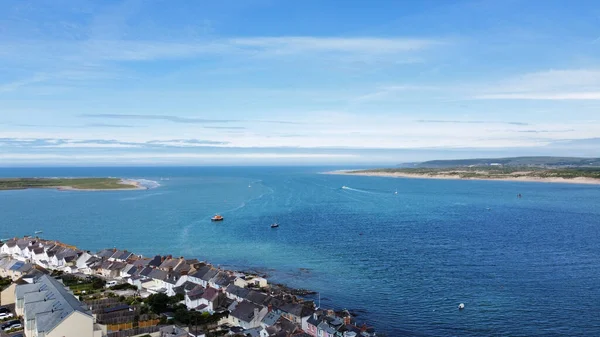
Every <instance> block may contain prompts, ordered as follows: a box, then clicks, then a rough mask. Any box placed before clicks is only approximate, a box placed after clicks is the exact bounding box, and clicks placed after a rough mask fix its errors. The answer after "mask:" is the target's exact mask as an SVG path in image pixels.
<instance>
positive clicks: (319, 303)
mask: <svg viewBox="0 0 600 337" xmlns="http://www.w3.org/2000/svg"><path fill="white" fill-rule="evenodd" d="M318 308H319V309H320V308H321V292H319V306H318Z"/></svg>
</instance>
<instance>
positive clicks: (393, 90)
mask: <svg viewBox="0 0 600 337" xmlns="http://www.w3.org/2000/svg"><path fill="white" fill-rule="evenodd" d="M436 89H439V88H438V87H435V86H420V85H393V86H385V87H381V88H379V89H378V90H377V91H374V92H371V93H368V94H365V95H361V96H358V97H355V98H352V99H351V102H356V103H362V102H368V101H377V100H382V99H389V98H390V96H392V95H394V94H397V93H400V92H414V91H431V90H436Z"/></svg>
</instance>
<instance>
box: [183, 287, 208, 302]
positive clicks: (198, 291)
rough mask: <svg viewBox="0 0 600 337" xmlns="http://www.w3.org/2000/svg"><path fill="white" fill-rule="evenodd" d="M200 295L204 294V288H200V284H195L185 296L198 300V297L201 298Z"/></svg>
mask: <svg viewBox="0 0 600 337" xmlns="http://www.w3.org/2000/svg"><path fill="white" fill-rule="evenodd" d="M202 295H204V288H202V286H200V285H199V286H197V287H195V288H194V289H193V290H192V291H190V292H188V293H187V295H186V296H187V297H188V298H189V299H190V300H192V301H194V300H198V299H200V298H202Z"/></svg>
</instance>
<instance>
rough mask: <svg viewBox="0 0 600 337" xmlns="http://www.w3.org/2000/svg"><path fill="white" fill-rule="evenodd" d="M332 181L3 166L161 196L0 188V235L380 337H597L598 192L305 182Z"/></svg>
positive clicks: (291, 174) (276, 170) (294, 173)
mask: <svg viewBox="0 0 600 337" xmlns="http://www.w3.org/2000/svg"><path fill="white" fill-rule="evenodd" d="M331 169H333V168H306V167H285V168H284V167H235V168H232V167H229V168H225V167H205V168H197V167H194V168H192V167H190V168H186V167H178V168H172V167H154V168H141V167H136V168H26V169H24V168H4V169H0V176H3V177H8V176H13V177H18V176H28V177H29V176H40V177H41V176H44V177H53V176H61V177H75V176H101V177H106V176H115V177H124V178H135V179H147V180H152V181H157V182H158V183H160V186H158V187H155V188H151V189H149V190H142V191H103V192H77V191H56V190H24V191H3V192H0V237H1V238H6V237H11V236H16V235H19V236H22V235H27V234H29V235H32V234H33V233H34V231H36V230H43V232H44V233H43V237H46V238H49V239H58V240H61V241H64V242H67V243H72V244H74V245H77V246H79V247H80V248H83V249H89V250H98V249H101V248H107V247H118V248H123V249H128V250H132V251H134V252H136V253H140V254H144V255H152V254H173V255H177V256H179V255H184V256H187V257H197V258H200V259H206V260H208V261H210V262H213V263H214V264H220V265H222V266H230V267H236V268H243V269H247V268H256V269H260V270H264V271H265V272H266V273H267V274H269V275H270V276H271V277H272V278H273V279H274V280H276V281H280V282H284V283H287V284H289V285H291V286H295V287H303V288H309V289H313V290H315V291H319V292H320V294H321V305H322V306H323V307H330V306H334V307H336V308H348V309H351V310H354V311H356V312H357V313H358V314H359V316H358V320H359V321H361V322H362V321H366V322H368V323H369V324H371V325H374V326H375V327H376V328H377V329H378V330H379V331H383V332H386V333H387V334H388V336H558V335H563V336H600V282H599V280H600V186H592V185H570V184H549V183H525V182H492V181H453V180H424V179H394V178H380V177H358V176H334V175H323V174H318V173H319V172H322V171H326V170H331ZM342 186H347V188H342ZM396 190H397V191H398V194H394V191H396ZM517 193H521V194H522V195H523V198H521V199H518V198H516V195H517ZM215 213H221V214H222V215H223V216H224V217H225V221H224V222H222V223H211V222H210V217H211V216H212V215H214V214H215ZM274 221H278V222H279V223H280V224H281V226H280V228H278V229H271V228H270V226H269V225H270V224H271V223H272V222H274ZM461 302H462V303H465V305H466V308H465V310H463V311H459V310H457V306H458V304H459V303H461Z"/></svg>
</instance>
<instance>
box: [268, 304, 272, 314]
mask: <svg viewBox="0 0 600 337" xmlns="http://www.w3.org/2000/svg"><path fill="white" fill-rule="evenodd" d="M267 310H268V312H271V311H273V304H269V306H268V307H267Z"/></svg>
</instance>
